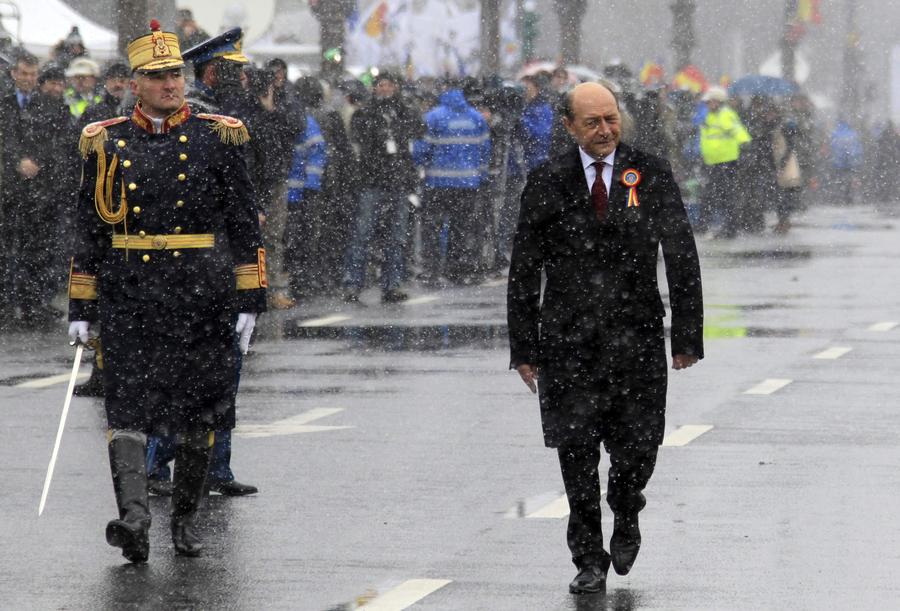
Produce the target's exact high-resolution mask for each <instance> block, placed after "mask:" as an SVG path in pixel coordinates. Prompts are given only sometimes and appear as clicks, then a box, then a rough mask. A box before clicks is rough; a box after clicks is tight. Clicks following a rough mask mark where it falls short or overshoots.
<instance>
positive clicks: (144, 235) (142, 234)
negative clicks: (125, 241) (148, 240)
mask: <svg viewBox="0 0 900 611" xmlns="http://www.w3.org/2000/svg"><path fill="white" fill-rule="evenodd" d="M138 235H139V236H140V237H142V238H144V237H147V232H146V231H138Z"/></svg>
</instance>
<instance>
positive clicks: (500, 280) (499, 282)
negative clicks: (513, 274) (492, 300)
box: [481, 278, 509, 286]
mask: <svg viewBox="0 0 900 611" xmlns="http://www.w3.org/2000/svg"><path fill="white" fill-rule="evenodd" d="M507 282H509V279H507V278H497V279H496V280H488V281H487V282H482V283H481V286H504V285H505V284H506V283H507Z"/></svg>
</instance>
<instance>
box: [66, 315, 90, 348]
mask: <svg viewBox="0 0 900 611" xmlns="http://www.w3.org/2000/svg"><path fill="white" fill-rule="evenodd" d="M90 327H91V323H89V322H88V321H86V320H73V321H72V322H70V323H69V343H71V344H72V345H73V346H74V345H75V340H81V343H82V344H87V343H88V329H90Z"/></svg>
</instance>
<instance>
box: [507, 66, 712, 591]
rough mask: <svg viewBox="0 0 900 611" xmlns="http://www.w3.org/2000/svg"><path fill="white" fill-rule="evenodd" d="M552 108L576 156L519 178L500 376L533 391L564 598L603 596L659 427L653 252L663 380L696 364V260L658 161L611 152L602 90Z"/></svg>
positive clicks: (628, 554)
mask: <svg viewBox="0 0 900 611" xmlns="http://www.w3.org/2000/svg"><path fill="white" fill-rule="evenodd" d="M563 106H564V113H563V115H564V116H563V122H564V124H565V127H566V129H567V130H568V131H569V133H571V134H572V136H573V137H574V139H575V141H576V142H577V144H578V146H577V147H575V146H573V147H572V148H571V149H570V150H569V151H567V152H566V153H564V154H563V155H561V156H559V157H556V158H554V159H551V160H550V161H548V162H547V163H545V164H543V165H542V166H540V167H538V168H537V169H536V170H534V171H533V172H532V173H531V174H530V175H529V177H528V182H527V185H526V187H525V191H524V193H523V195H522V206H521V212H520V218H519V224H518V228H517V231H516V235H515V240H514V246H513V255H512V264H511V268H510V273H509V290H508V317H509V335H510V348H511V367H514V368H516V369H517V370H518V373H519V374H520V376H521V377H522V379H523V380H524V382H525V383H526V384H527V385H528V386H529V388H531V390H532V391H533V392H537V391H538V389H539V395H540V409H541V422H542V425H543V431H544V442H545V444H546V445H547V446H548V447H552V448H557V449H558V453H559V460H560V466H561V469H562V475H563V481H564V484H565V488H566V494H567V495H568V499H569V506H570V509H571V513H570V516H569V526H568V543H569V548H570V550H571V552H572V558H573V561H574V563H575V565H576V567H577V568H578V575H577V576H576V578H575V580H573V581H572V583H571V584H570V585H569V588H570V591H571V592H573V593H581V592H596V591H599V590H602V589H603V588H604V587H605V583H606V573H607V570H608V568H609V564H610V561H612V564H613V567H614V568H615V569H616V572H618V573H619V574H625V573H627V572H628V571H629V570H630V569H631V565H632V564H633V562H634V560H635V558H636V557H637V552H638V549H639V546H640V541H641V539H640V530H639V528H638V512H639V511H640V510H641V509H643V507H644V504H645V500H644V495H643V493H642V491H643V489H644V487H645V486H646V485H647V482H648V480H649V479H650V476H651V474H652V473H653V468H654V466H655V463H656V454H657V449H658V447H659V445H660V444H661V443H662V440H663V429H664V424H665V405H666V370H667V362H666V355H665V339H664V331H663V317H664V315H665V310H664V306H663V302H662V299H661V297H660V293H659V289H658V287H657V254H658V252H659V249H660V246H661V247H662V253H663V259H664V261H665V268H666V278H667V281H668V285H669V302H670V305H671V309H672V331H671V337H672V341H671V343H672V354H673V361H672V366H673V368H674V369H683V368H685V367H690V366H691V365H693V364H694V363H696V362H697V360H698V359H700V358H702V357H703V341H702V336H703V300H702V294H701V288H700V266H699V262H698V258H697V250H696V246H695V244H694V238H693V235H692V233H691V228H690V225H689V223H688V220H687V217H686V215H685V211H684V206H683V204H682V201H681V195H680V193H679V190H678V186H677V185H676V183H675V180H674V178H673V176H672V172H671V169H670V166H669V163H668V162H667V161H665V160H663V159H660V158H657V157H653V156H651V155H647V154H644V153H642V152H640V151H638V150H636V149H633V148H631V147H629V146H627V145H625V144H620V143H619V133H620V125H621V117H620V113H619V106H618V101H617V100H616V98H615V96H614V94H613V93H612V91H611V90H610V89H608V88H607V87H605V86H604V85H601V84H599V83H585V84H583V85H579V86H578V87H576V88H575V89H573V90H572V91H571V92H569V93H568V95H567V96H566V98H565V103H564V105H563ZM542 273H543V274H544V275H545V277H546V284H545V285H544V287H543V291H542V287H541V284H542V281H541V276H542ZM601 443H602V444H604V446H605V447H606V450H607V452H608V453H609V456H610V463H611V466H610V470H609V482H608V493H607V501H608V503H609V506H610V508H611V509H612V511H613V514H614V517H615V521H614V529H613V534H612V538H611V540H610V553H607V551H606V550H605V549H604V545H603V536H602V532H601V527H600V505H601V488H600V480H599V473H598V464H599V461H600V444H601Z"/></svg>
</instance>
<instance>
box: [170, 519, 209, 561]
mask: <svg viewBox="0 0 900 611" xmlns="http://www.w3.org/2000/svg"><path fill="white" fill-rule="evenodd" d="M172 543H173V544H174V545H175V553H176V554H177V555H179V556H190V557H192V558H194V557H197V556H199V555H200V552H202V551H203V543H201V541H200V538H199V537H198V536H197V534H196V533H195V532H194V520H193V516H188V517H185V518H181V519H173V520H172Z"/></svg>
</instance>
